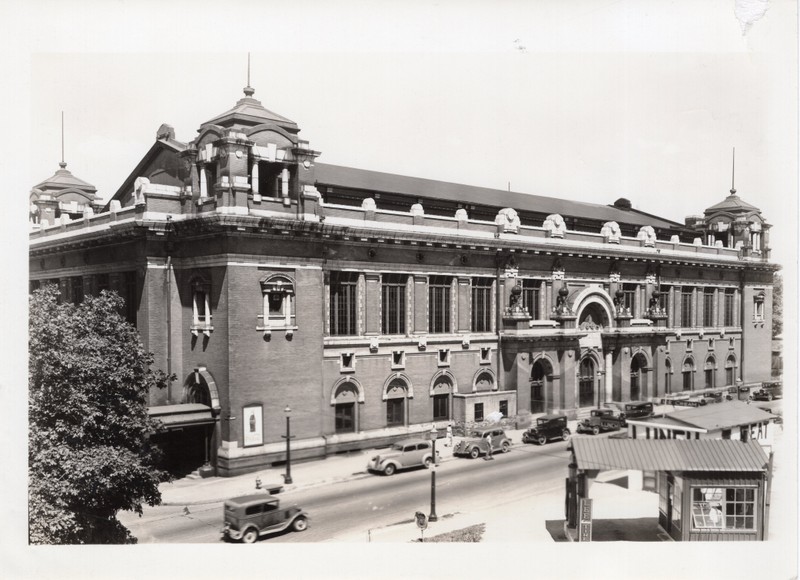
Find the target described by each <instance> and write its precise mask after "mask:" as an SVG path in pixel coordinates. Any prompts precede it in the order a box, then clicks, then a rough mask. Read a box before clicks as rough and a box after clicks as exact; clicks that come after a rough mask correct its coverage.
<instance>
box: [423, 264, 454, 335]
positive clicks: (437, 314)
mask: <svg viewBox="0 0 800 580" xmlns="http://www.w3.org/2000/svg"><path fill="white" fill-rule="evenodd" d="M451 282H452V278H449V277H447V276H431V277H430V279H429V280H428V320H429V325H430V332H431V333H447V332H450V287H451Z"/></svg>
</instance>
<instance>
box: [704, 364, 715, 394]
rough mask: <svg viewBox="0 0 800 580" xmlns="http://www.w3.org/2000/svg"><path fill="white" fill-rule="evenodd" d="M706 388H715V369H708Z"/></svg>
mask: <svg viewBox="0 0 800 580" xmlns="http://www.w3.org/2000/svg"><path fill="white" fill-rule="evenodd" d="M705 375H706V387H705V388H706V389H713V388H714V369H706V370H705Z"/></svg>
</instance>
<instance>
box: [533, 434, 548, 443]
mask: <svg viewBox="0 0 800 580" xmlns="http://www.w3.org/2000/svg"><path fill="white" fill-rule="evenodd" d="M536 442H537V443H538V444H539V445H544V444H545V443H547V437H545V436H544V435H539V438H538V439H537V440H536Z"/></svg>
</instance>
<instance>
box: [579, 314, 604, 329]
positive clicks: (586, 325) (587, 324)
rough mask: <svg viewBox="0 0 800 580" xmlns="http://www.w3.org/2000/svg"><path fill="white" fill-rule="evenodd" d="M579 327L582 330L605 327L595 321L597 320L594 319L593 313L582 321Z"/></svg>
mask: <svg viewBox="0 0 800 580" xmlns="http://www.w3.org/2000/svg"><path fill="white" fill-rule="evenodd" d="M578 328H580V329H581V330H602V329H603V327H602V326H601V325H599V324H597V323H595V321H594V320H592V315H591V314H589V315H588V316H587V317H586V320H584V321H583V322H581V324H580V326H579V327H578Z"/></svg>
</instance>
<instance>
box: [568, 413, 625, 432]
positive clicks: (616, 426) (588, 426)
mask: <svg viewBox="0 0 800 580" xmlns="http://www.w3.org/2000/svg"><path fill="white" fill-rule="evenodd" d="M624 426H625V419H624V418H622V417H621V416H618V415H615V414H614V410H613V409H592V410H591V414H590V415H589V417H587V418H586V419H584V420H582V421H580V422H579V423H578V429H577V431H578V433H591V434H592V435H597V434H598V433H600V432H605V431H619V430H620V429H621V428H623V427H624Z"/></svg>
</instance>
